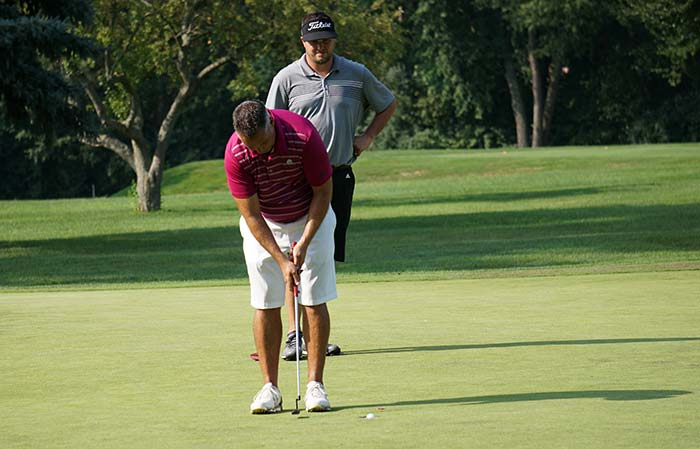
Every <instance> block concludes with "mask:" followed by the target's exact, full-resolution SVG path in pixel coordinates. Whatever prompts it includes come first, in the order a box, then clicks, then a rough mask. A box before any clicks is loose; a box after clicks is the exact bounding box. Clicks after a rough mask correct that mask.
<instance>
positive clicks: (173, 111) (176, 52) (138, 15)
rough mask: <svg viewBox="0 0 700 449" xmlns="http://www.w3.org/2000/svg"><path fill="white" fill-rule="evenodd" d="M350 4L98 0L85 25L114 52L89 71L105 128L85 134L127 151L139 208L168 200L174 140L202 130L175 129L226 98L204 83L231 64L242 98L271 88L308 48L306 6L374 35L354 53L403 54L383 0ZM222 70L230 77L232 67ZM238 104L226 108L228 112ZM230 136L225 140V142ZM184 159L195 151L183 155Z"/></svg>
mask: <svg viewBox="0 0 700 449" xmlns="http://www.w3.org/2000/svg"><path fill="white" fill-rule="evenodd" d="M343 5H346V4H345V3H343ZM347 5H349V6H334V3H333V2H327V3H326V4H325V5H324V4H323V2H321V4H320V5H315V6H314V5H312V4H311V3H309V2H305V1H255V0H250V1H247V2H229V1H223V0H221V1H216V0H210V1H202V0H199V1H185V0H180V1H157V0H154V1H141V2H115V1H113V0H96V1H95V7H96V11H97V13H96V20H95V25H94V26H93V27H86V28H85V33H86V34H88V35H90V36H93V37H94V38H95V39H97V40H98V42H99V43H100V44H101V45H102V46H104V48H105V51H104V53H103V54H102V55H101V57H100V58H95V59H94V61H93V62H92V64H90V65H88V66H84V67H82V68H81V70H80V72H81V80H82V82H83V85H84V87H85V90H86V93H87V95H88V97H89V98H90V100H91V104H92V110H93V111H94V113H95V118H96V120H95V124H96V125H97V126H96V127H97V128H98V129H97V132H93V133H86V134H85V135H84V136H83V137H82V141H83V142H84V143H85V144H88V145H92V146H95V147H103V148H107V149H109V150H111V151H113V152H115V153H116V154H117V155H119V156H120V157H121V158H122V159H124V160H125V161H126V162H127V163H128V164H129V166H130V167H131V168H132V169H133V171H134V173H135V174H136V185H137V192H138V196H139V209H140V210H142V211H151V210H158V209H160V196H161V194H160V185H161V181H162V174H163V170H164V167H165V165H166V151H167V149H168V148H169V147H170V145H171V143H172V142H173V141H176V142H178V139H177V137H178V135H179V137H180V139H179V143H181V144H184V145H185V146H186V145H187V142H188V141H190V142H191V141H192V140H195V139H196V138H192V139H188V138H187V137H186V136H184V135H183V134H182V133H178V132H177V131H176V130H177V128H178V127H177V126H176V123H178V119H179V118H180V117H181V115H182V114H183V113H186V112H189V113H196V112H195V111H197V110H200V111H201V110H202V109H204V108H206V107H207V105H211V104H212V102H216V101H219V102H221V103H222V104H225V101H224V99H222V98H221V90H220V89H219V88H215V89H214V90H215V92H216V95H214V96H212V95H207V94H206V93H205V95H204V97H199V98H197V97H196V94H195V93H196V92H197V91H198V90H199V89H200V86H201V85H202V84H203V83H204V82H205V81H206V80H207V79H209V78H211V77H217V76H216V75H213V74H214V73H215V72H217V71H221V70H222V69H224V68H225V69H226V71H227V72H228V73H229V74H230V76H231V78H229V79H231V80H232V81H231V82H229V83H228V86H229V88H230V90H231V91H232V92H233V97H234V99H238V98H241V99H242V98H245V97H263V96H264V95H263V94H264V92H266V91H267V86H269V82H270V80H271V78H272V76H273V75H274V73H275V72H276V71H277V70H279V69H280V68H281V67H282V66H283V65H286V64H288V63H289V62H291V60H292V59H296V57H298V55H299V52H300V48H301V47H300V44H299V41H298V36H299V25H300V20H301V17H302V15H303V14H304V13H305V12H307V11H311V10H313V9H315V8H316V7H324V6H327V7H328V8H327V9H328V12H329V13H330V14H333V15H334V16H336V17H337V19H336V20H337V22H338V29H339V32H340V33H341V34H342V33H343V32H345V33H347V34H346V36H356V35H358V34H362V35H364V36H366V37H367V38H366V39H362V40H355V39H348V45H347V52H348V54H349V56H351V57H352V56H353V55H354V54H355V53H361V52H365V51H366V53H367V56H368V62H367V64H368V65H370V64H372V57H374V60H375V61H377V65H379V62H378V61H380V58H379V55H380V54H381V55H382V56H383V57H384V60H386V58H387V55H388V54H391V52H392V49H393V53H394V54H398V49H399V46H398V45H397V44H396V43H394V44H393V45H392V44H391V43H392V42H395V40H392V39H380V37H379V36H381V34H382V33H385V32H387V31H391V28H390V26H391V24H392V23H393V22H391V20H390V19H389V18H388V16H387V14H386V12H385V11H384V10H383V9H382V7H381V4H380V3H376V4H373V5H370V6H371V7H370V8H364V9H362V8H361V5H360V4H359V3H355V2H352V3H348V4H347ZM363 6H367V5H363ZM373 36H374V37H373ZM380 40H381V41H382V42H385V43H386V45H385V46H384V48H380V47H379V46H378V45H373V44H378V43H379V42H380ZM294 48H296V49H297V50H296V51H294V50H293V49H294ZM292 53H294V57H293V58H291V57H290V56H291V54H292ZM217 79H218V80H219V81H225V80H226V76H222V77H217ZM234 101H237V100H234ZM215 109H216V110H217V112H220V111H221V108H218V107H217V108H215ZM230 113H231V110H228V111H226V115H228V116H229V117H230ZM209 114H210V113H207V114H206V115H209ZM220 116H221V114H219V117H220ZM199 120H200V121H199V122H197V123H196V124H195V121H194V120H193V121H188V123H187V124H188V125H190V127H191V128H194V129H195V130H198V131H201V130H205V129H206V126H207V125H206V123H205V122H203V121H201V117H200V118H199ZM216 122H217V123H219V124H220V123H221V121H220V120H217V121H216ZM229 123H230V121H229ZM191 128H187V129H188V132H190V131H189V129H191ZM227 137H228V136H226V137H225V138H222V139H221V141H220V142H219V144H218V146H219V148H220V149H219V151H222V150H221V148H223V146H224V144H225V141H226V138H227ZM200 143H201V142H200ZM181 150H182V148H181ZM179 159H180V160H187V159H188V157H187V155H182V154H181V155H180V158H179Z"/></svg>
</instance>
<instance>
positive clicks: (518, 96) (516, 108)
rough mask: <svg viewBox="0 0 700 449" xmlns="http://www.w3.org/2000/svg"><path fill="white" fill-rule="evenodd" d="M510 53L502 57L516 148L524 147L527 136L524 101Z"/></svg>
mask: <svg viewBox="0 0 700 449" xmlns="http://www.w3.org/2000/svg"><path fill="white" fill-rule="evenodd" d="M512 58H513V56H512V54H510V53H509V54H507V55H506V56H505V58H504V65H505V77H506V83H507V84H508V91H509V92H510V106H511V108H512V110H513V118H514V119H515V134H516V137H517V142H518V148H525V147H527V146H528V145H529V143H528V137H527V115H526V113H525V103H524V102H523V93H522V91H521V90H520V83H519V82H518V76H517V74H516V73H515V67H514V66H513V59H512Z"/></svg>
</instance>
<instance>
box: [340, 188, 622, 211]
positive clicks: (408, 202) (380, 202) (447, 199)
mask: <svg viewBox="0 0 700 449" xmlns="http://www.w3.org/2000/svg"><path fill="white" fill-rule="evenodd" d="M629 189H630V188H629V187H628V188H627V190H629ZM621 190H622V189H621V188H619V187H601V188H595V187H589V188H581V189H559V190H538V191H527V192H502V193H480V194H442V195H431V196H430V197H429V198H381V199H377V198H367V199H358V200H353V207H373V208H374V207H389V206H391V207H393V206H412V205H417V204H435V203H465V202H466V203H473V202H499V203H501V202H510V201H521V200H536V199H553V198H564V197H571V196H579V195H595V194H600V193H608V192H611V191H621Z"/></svg>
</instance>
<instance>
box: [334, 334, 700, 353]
mask: <svg viewBox="0 0 700 449" xmlns="http://www.w3.org/2000/svg"><path fill="white" fill-rule="evenodd" d="M679 341H700V337H669V338H609V339H601V340H552V341H516V342H510V343H483V344H471V345H440V346H401V347H396V348H379V349H360V350H357V351H344V352H343V355H362V354H390V353H401V352H418V351H456V350H462V349H492V348H517V347H521V346H577V345H607V344H624V343H664V342H679Z"/></svg>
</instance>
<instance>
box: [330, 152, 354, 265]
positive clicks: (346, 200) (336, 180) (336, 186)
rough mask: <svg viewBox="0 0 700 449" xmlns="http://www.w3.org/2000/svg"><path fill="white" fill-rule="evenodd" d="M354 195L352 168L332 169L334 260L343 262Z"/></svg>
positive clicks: (346, 166) (347, 166)
mask: <svg viewBox="0 0 700 449" xmlns="http://www.w3.org/2000/svg"><path fill="white" fill-rule="evenodd" d="M353 193H355V174H354V173H353V172H352V167H350V166H349V165H345V166H342V167H336V168H333V199H332V200H331V207H332V208H333V212H335V218H336V225H335V234H334V238H335V260H336V261H338V262H345V236H346V234H347V231H348V225H349V224H350V210H351V209H352V195H353Z"/></svg>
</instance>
